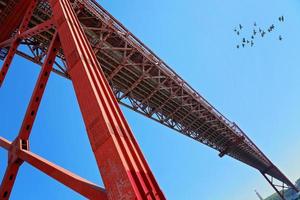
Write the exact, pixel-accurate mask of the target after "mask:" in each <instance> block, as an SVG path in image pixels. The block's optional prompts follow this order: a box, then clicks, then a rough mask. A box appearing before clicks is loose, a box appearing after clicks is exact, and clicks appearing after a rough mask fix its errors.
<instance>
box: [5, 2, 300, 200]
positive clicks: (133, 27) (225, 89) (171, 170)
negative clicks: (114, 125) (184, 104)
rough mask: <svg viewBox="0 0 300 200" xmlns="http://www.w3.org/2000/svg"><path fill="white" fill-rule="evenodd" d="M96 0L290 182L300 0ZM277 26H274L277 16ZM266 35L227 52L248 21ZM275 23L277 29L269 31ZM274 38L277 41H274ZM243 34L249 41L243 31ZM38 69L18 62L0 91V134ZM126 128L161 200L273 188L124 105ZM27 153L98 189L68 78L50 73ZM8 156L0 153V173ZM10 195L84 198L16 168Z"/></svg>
mask: <svg viewBox="0 0 300 200" xmlns="http://www.w3.org/2000/svg"><path fill="white" fill-rule="evenodd" d="M100 3H101V4H102V5H103V6H104V7H105V8H106V9H107V10H108V11H109V12H111V13H112V14H113V15H114V16H115V17H116V18H117V19H119V20H120V21H121V22H122V23H123V24H124V25H125V26H126V27H127V28H128V29H129V30H130V31H131V32H132V33H134V34H135V35H136V36H137V37H138V38H140V39H141V40H142V41H143V42H144V43H145V44H146V45H148V46H149V47H150V48H151V49H152V50H154V52H156V53H157V54H158V55H159V56H160V57H161V58H162V59H163V60H165V61H166V62H167V63H168V64H169V65H170V66H172V68H173V69H174V70H175V71H176V72H178V73H179V74H180V75H181V76H182V77H183V78H184V79H185V80H186V81H187V82H189V83H190V84H191V85H192V86H193V87H194V88H195V89H196V90H197V91H199V92H200V93H201V94H202V95H203V96H204V97H206V98H207V100H209V101H210V102H211V103H212V104H213V105H214V106H215V107H216V108H218V109H219V110H220V111H221V112H222V113H223V114H224V115H225V116H227V117H228V118H229V119H231V120H232V121H235V122H236V123H237V124H239V125H240V127H241V128H242V129H243V130H244V131H245V132H246V133H247V134H248V136H249V137H250V138H252V139H253V140H254V142H255V143H256V144H257V145H258V146H259V147H260V148H261V149H262V150H263V151H264V152H265V153H266V154H267V155H268V156H269V158H270V159H271V160H272V161H274V163H275V164H277V166H278V167H279V168H280V169H281V170H282V171H283V172H284V173H285V174H286V175H287V176H288V177H289V178H290V179H291V180H292V181H293V182H294V181H295V180H296V179H297V178H298V177H300V172H299V167H298V164H299V163H300V157H299V156H296V155H298V154H297V153H298V152H299V151H300V145H299V141H300V134H299V132H300V126H299V123H298V119H299V118H300V107H299V105H298V104H299V102H300V89H299V85H300V79H299V75H300V68H299V65H300V56H299V55H298V54H299V50H300V38H299V37H298V35H299V32H300V28H299V27H300V13H299V9H300V2H299V1H296V0H290V1H283V0H282V1H279V0H275V1H274V0H273V1H271V0H265V1H258V0H253V1H242V2H241V1H238V0H227V1H221V0H211V1H199V0H185V1H179V0H173V1H171V0H164V1H159V0H152V1H138V0H122V1H121V0H115V1H108V0H102V1H100ZM280 15H284V16H285V18H286V21H285V23H284V24H279V23H278V21H277V18H278V16H280ZM254 21H256V23H257V25H258V26H262V27H265V28H266V27H267V26H269V25H270V24H272V23H274V24H275V26H276V27H275V31H274V33H271V34H268V35H267V36H266V37H265V38H263V39H257V40H256V41H255V42H256V43H255V45H254V47H253V48H245V49H236V48H235V46H236V44H237V42H238V38H237V37H236V36H235V35H234V32H233V29H234V27H235V26H237V25H238V24H239V23H241V24H243V25H244V28H245V31H244V33H245V34H246V33H250V32H251V28H252V25H253V22H254ZM277 25H278V26H277ZM279 34H281V35H282V36H283V41H281V42H280V41H278V35H279ZM245 36H248V35H247V34H246V35H245ZM38 72H39V68H38V67H35V66H34V65H33V64H31V63H29V62H27V61H25V60H24V59H21V58H19V57H17V58H16V59H14V61H13V64H12V67H11V69H10V71H9V74H8V76H7V79H6V81H5V83H4V85H3V87H2V88H1V89H0V97H1V98H0V106H1V115H0V121H1V126H0V135H1V136H4V137H6V138H7V139H10V140H13V139H14V137H15V136H16V134H17V133H18V131H19V128H20V125H21V122H22V118H23V116H24V113H25V111H26V106H27V103H28V101H29V98H30V95H31V92H32V90H33V87H34V84H35V81H36V78H37V75H38ZM122 109H123V111H124V113H125V115H126V117H127V119H128V122H129V124H130V125H131V127H132V129H133V132H134V133H135V135H136V138H137V140H138V142H139V144H140V146H141V148H142V150H143V152H144V154H145V156H146V158H147V160H148V162H149V164H150V166H151V169H152V170H153V173H154V174H155V176H156V179H157V181H158V182H159V184H160V186H161V188H162V189H163V191H164V193H165V194H166V196H167V198H168V199H174V200H182V199H185V200H189V199H191V200H192V199H203V200H240V199H243V200H253V199H256V198H257V197H256V196H255V194H254V189H257V190H258V191H259V192H260V193H261V194H262V196H265V197H266V196H267V195H269V194H271V193H272V192H273V191H272V189H271V187H270V186H269V185H268V184H267V182H266V181H265V180H264V179H263V177H262V176H261V175H260V174H259V173H258V172H257V171H255V170H254V169H252V168H250V167H248V166H246V165H244V164H242V163H240V162H238V161H235V160H233V159H231V158H228V157H224V158H222V159H220V158H219V157H218V156H217V154H218V153H217V152H216V151H214V150H212V149H210V148H208V147H206V146H204V145H202V144H199V143H197V142H195V141H193V140H191V139H189V138H187V137H185V136H182V135H180V134H178V133H177V132H174V131H173V130H170V129H168V128H166V127H163V126H161V125H160V124H158V123H156V122H153V121H151V120H149V119H147V118H145V117H143V116H140V115H139V114H136V113H134V112H132V111H131V110H128V109H126V108H122ZM30 147H31V150H32V151H33V152H35V153H37V154H39V155H41V156H43V157H45V158H47V159H48V160H50V161H53V162H55V163H56V164H59V165H61V166H63V167H65V168H67V169H69V170H71V171H73V172H75V173H77V174H79V175H81V176H83V177H85V178H87V179H89V180H91V181H93V182H95V183H98V184H99V185H102V182H101V178H100V175H99V172H98V169H97V166H96V163H95V160H94V158H93V154H92V152H91V148H90V147H89V142H88V138H87V135H86V133H85V127H84V124H83V121H82V118H81V114H80V111H79V107H78V104H77V102H76V97H75V94H74V92H73V89H72V85H71V82H70V81H68V80H65V79H62V78H61V77H59V76H57V75H55V74H52V75H51V76H50V80H49V83H48V85H47V88H46V91H45V95H44V98H43V100H42V103H41V106H40V110H39V113H38V115H37V119H36V122H35V125H34V127H33V130H32V137H31V143H30ZM6 159H7V153H6V152H5V151H4V150H1V151H0V161H1V162H0V163H1V164H0V175H1V176H2V175H3V173H4V169H5V167H6ZM11 199H83V198H82V197H81V196H79V195H77V194H76V193H74V192H73V191H71V190H69V189H67V188H65V187H64V186H63V185H61V184H60V183H58V182H56V181H55V180H52V179H51V178H49V177H47V176H46V175H44V174H42V173H40V172H39V171H37V170H36V169H34V168H32V167H31V166H29V165H27V164H24V165H23V166H22V168H21V170H20V172H19V176H18V177H17V181H16V184H15V187H14V190H13V193H12V196H11Z"/></svg>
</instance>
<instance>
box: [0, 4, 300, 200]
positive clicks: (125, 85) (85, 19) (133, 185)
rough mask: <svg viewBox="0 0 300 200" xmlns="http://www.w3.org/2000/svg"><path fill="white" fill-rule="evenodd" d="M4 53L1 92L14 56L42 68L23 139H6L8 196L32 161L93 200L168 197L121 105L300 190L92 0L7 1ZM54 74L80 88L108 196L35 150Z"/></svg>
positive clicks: (0, 193)
mask: <svg viewBox="0 0 300 200" xmlns="http://www.w3.org/2000/svg"><path fill="white" fill-rule="evenodd" d="M14 13H19V15H17V16H16V15H15V14H14ZM19 46H26V47H28V50H27V51H25V50H24V51H21V50H19V49H18V47H19ZM0 48H1V49H0V59H4V63H3V67H2V69H1V73H0V85H1V84H3V81H4V79H5V76H6V74H7V72H8V70H9V66H10V64H11V61H12V59H13V57H14V55H15V54H17V55H20V56H22V57H24V58H26V59H28V60H30V61H32V62H33V63H36V64H38V65H40V66H41V72H40V75H39V78H38V81H37V83H36V86H35V89H34V91H33V94H32V98H31V100H30V103H29V105H28V109H27V112H26V114H25V117H24V120H23V124H22V126H21V128H20V131H19V134H18V136H17V137H16V139H15V140H14V141H13V142H9V141H7V140H6V139H4V138H0V146H2V147H3V148H5V149H7V150H8V152H9V153H8V155H9V159H8V166H7V170H6V173H5V175H4V178H3V180H2V184H1V188H0V198H1V199H8V198H9V196H10V193H11V189H12V187H13V184H14V181H15V178H16V175H17V172H18V169H19V167H20V166H21V165H22V163H23V162H24V161H26V162H28V163H29V164H31V165H32V166H34V167H36V168H37V169H39V170H41V171H42V172H44V173H46V174H48V175H49V176H51V177H53V178H54V179H56V180H58V181H59V182H61V183H63V184H64V185H66V186H68V187H70V188H71V189H73V190H74V191H76V192H78V193H80V194H82V195H83V196H84V197H86V198H88V199H110V200H112V199H165V197H164V195H163V193H162V191H161V190H160V188H159V186H158V184H157V182H156V180H155V178H154V176H153V174H152V172H151V170H150V168H149V166H148V164H147V162H146V160H145V159H144V157H143V154H142V152H141V150H140V149H139V147H138V144H137V142H136V141H135V138H134V136H133V133H132V132H131V130H130V128H129V126H128V124H127V122H126V120H125V118H124V116H123V114H122V112H121V110H120V108H119V105H118V103H120V104H122V105H124V106H127V107H128V108H130V109H132V110H133V111H135V112H138V113H140V114H143V115H144V116H146V117H148V118H151V119H153V120H155V121H157V122H159V123H161V124H163V125H165V126H167V127H169V128H172V129H174V130H176V131H178V132H180V133H182V134H184V135H186V136H188V137H190V138H192V139H194V140H197V141H199V142H201V143H203V144H205V145H208V146H209V147H211V148H214V149H216V150H217V151H219V152H220V153H219V156H220V157H223V156H224V155H228V156H231V157H233V158H235V159H237V160H239V161H241V162H243V163H245V164H247V165H249V166H252V167H254V168H255V169H257V170H259V171H260V172H261V173H262V174H263V176H264V177H265V178H266V179H267V181H268V182H269V183H270V184H271V186H272V187H273V188H274V189H275V191H276V192H277V193H278V194H279V195H280V196H281V198H282V199H284V196H283V195H282V194H281V192H280V191H279V190H278V189H277V185H276V184H274V183H273V181H271V180H273V178H274V179H277V180H278V181H281V182H282V183H283V186H286V187H291V188H293V189H294V190H295V191H298V189H297V188H296V187H295V186H294V184H293V183H292V182H291V181H290V180H289V179H288V178H287V177H286V176H285V175H284V174H283V173H282V172H281V171H280V170H279V169H278V168H277V167H276V166H275V165H274V164H273V163H272V162H271V161H270V160H269V159H268V158H267V157H266V156H265V155H264V154H263V153H262V152H261V151H260V150H259V148H258V147H257V146H256V145H255V144H254V143H253V142H252V141H251V140H250V139H249V138H248V137H247V135H246V134H245V133H244V132H243V131H242V130H241V129H240V128H239V127H238V126H237V125H236V124H235V123H233V122H231V121H229V120H228V119H227V118H226V117H224V116H223V115H222V114H221V113H220V112H218V111H217V110H216V109H215V108H214V107H213V106H212V105H211V104H209V103H208V102H207V101H206V100H205V99H204V98H203V97H202V96H201V95H199V94H198V93H197V92H196V91H195V90H194V89H192V88H191V87H190V86H189V85H188V84H187V83H186V82H185V81H184V80H183V79H182V78H180V76H178V75H177V74H176V73H175V72H174V71H173V70H172V69H171V68H170V67H169V66H168V65H167V64H166V63H164V62H163V61H162V60H161V59H160V58H159V57H158V56H156V55H155V54H154V53H153V52H152V51H151V50H150V49H148V48H147V47H146V46H145V45H144V44H143V43H142V42H141V41H139V40H138V39H137V38H136V37H135V36H134V35H133V34H131V33H130V32H129V31H128V30H127V29H126V28H125V27H124V26H123V25H122V24H121V23H120V22H118V21H117V20H116V19H115V18H114V17H113V16H111V15H110V14H109V13H108V12H107V11H106V10H105V9H103V8H102V7H101V6H100V5H99V4H97V3H96V2H95V1H94V0H72V1H70V0H49V1H46V0H41V1H37V0H6V1H4V0H0ZM22 49H24V48H22ZM51 71H52V72H55V73H57V74H58V75H60V76H62V77H65V78H68V79H70V80H71V81H72V83H73V85H74V90H75V92H76V96H77V99H78V102H79V105H80V109H81V112H82V115H83V118H84V122H85V126H86V128H87V133H88V136H89V140H90V143H91V146H92V149H93V152H94V155H95V158H96V161H97V164H98V167H99V170H100V171H101V176H102V179H103V182H104V185H105V189H104V188H100V187H99V186H97V185H95V184H93V183H91V182H89V181H87V180H84V179H83V178H80V177H78V176H76V175H74V174H73V173H71V172H69V171H66V170H64V169H63V168H61V167H59V166H57V165H55V164H53V163H51V162H49V161H47V160H45V159H43V158H41V157H39V156H38V155H36V154H34V153H32V152H30V151H29V136H30V131H31V128H32V126H33V123H34V120H35V116H36V113H37V111H38V107H39V103H40V101H41V98H42V96H43V92H44V89H45V87H46V84H47V81H48V77H49V75H50V72H51ZM53 172H55V173H53ZM269 177H271V179H270V178H269Z"/></svg>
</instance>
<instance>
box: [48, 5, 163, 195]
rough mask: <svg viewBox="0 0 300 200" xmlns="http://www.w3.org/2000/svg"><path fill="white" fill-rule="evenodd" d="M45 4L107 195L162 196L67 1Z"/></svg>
mask: <svg viewBox="0 0 300 200" xmlns="http://www.w3.org/2000/svg"><path fill="white" fill-rule="evenodd" d="M50 4H51V7H52V11H53V17H54V20H55V21H56V23H57V24H56V26H57V31H58V33H59V36H60V41H61V44H62V48H63V51H64V55H65V58H66V61H67V65H68V72H69V74H70V76H71V80H72V82H73V85H74V89H75V92H76V96H77V99H78V102H79V105H80V109H81V112H82V115H83V119H84V122H85V126H86V128H87V133H88V136H89V140H90V143H91V146H92V150H93V152H94V155H95V158H96V161H97V164H98V167H99V169H100V171H101V174H102V178H103V182H104V185H105V188H106V190H107V194H108V199H110V200H113V199H139V200H142V199H143V200H144V199H149V200H150V199H165V197H164V195H163V193H162V192H161V190H160V188H159V186H158V184H157V182H156V180H155V178H154V176H153V174H152V172H151V170H150V168H149V166H148V164H147V162H146V160H145V158H144V156H143V154H142V152H141V150H140V149H139V147H138V144H137V142H136V140H135V138H134V136H133V133H132V132H131V130H130V128H129V126H128V124H127V122H126V120H125V118H124V116H123V114H122V112H121V110H120V107H119V105H118V102H117V100H116V98H115V96H114V94H113V92H112V90H111V88H110V86H109V84H108V82H107V80H106V79H105V76H104V73H103V71H102V70H101V68H100V64H99V63H98V61H97V59H96V56H95V54H94V53H93V51H92V48H91V46H90V44H89V42H88V40H87V38H86V36H85V34H84V32H83V30H82V27H81V25H80V23H79V21H78V19H77V16H76V15H75V13H74V11H73V9H72V6H71V4H70V2H69V1H68V0H52V1H50Z"/></svg>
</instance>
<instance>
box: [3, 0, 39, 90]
mask: <svg viewBox="0 0 300 200" xmlns="http://www.w3.org/2000/svg"><path fill="white" fill-rule="evenodd" d="M24 6H26V4H25V5H24ZM35 6H36V0H31V3H30V4H29V6H28V8H27V10H26V13H25V15H24V16H23V20H22V22H21V25H20V27H19V30H18V33H17V34H16V35H15V38H14V39H13V40H12V44H11V47H10V49H9V51H8V54H7V56H6V58H5V60H4V63H3V66H2V68H1V72H0V87H1V85H2V84H3V81H4V79H5V76H6V74H7V72H8V69H9V66H10V64H11V62H12V60H13V57H14V55H15V54H16V51H17V48H18V46H19V44H20V42H21V39H20V38H19V35H20V34H21V33H22V32H24V31H25V30H26V29H27V27H28V24H29V21H30V19H31V16H32V13H33V11H34V8H35ZM16 18H18V17H16Z"/></svg>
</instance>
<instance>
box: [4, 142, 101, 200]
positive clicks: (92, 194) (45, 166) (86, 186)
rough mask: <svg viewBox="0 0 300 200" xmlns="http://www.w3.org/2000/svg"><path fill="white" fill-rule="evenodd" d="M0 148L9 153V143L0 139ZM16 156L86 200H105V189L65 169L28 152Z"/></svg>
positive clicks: (22, 151) (24, 151) (20, 151)
mask: <svg viewBox="0 0 300 200" xmlns="http://www.w3.org/2000/svg"><path fill="white" fill-rule="evenodd" d="M0 146H1V147H3V148H4V149H6V150H8V151H9V149H10V146H11V142H9V141H8V140H6V139H4V138H2V137H0ZM17 156H18V157H19V158H20V159H21V160H23V161H26V162H27V163H29V164H30V165H32V166H33V167H35V168H37V169H39V170H40V171H42V172H44V173H45V174H47V175H48V176H50V177H52V178H54V179H55V180H57V181H59V182H60V183H62V184H64V185H66V186H67V187H69V188H71V189H73V190H74V191H76V192H78V193H79V194H81V195H83V196H84V197H86V198H88V199H97V200H106V199H107V194H106V191H105V189H103V188H101V187H99V186H97V185H95V184H94V183H92V182H89V181H87V180H85V179H83V178H81V177H80V176H77V175H76V174H73V173H72V172H70V171H68V170H66V169H63V168H62V167H60V166H57V165H55V164H53V163H51V162H49V161H47V160H46V159H44V158H42V157H40V156H38V155H36V154H34V153H32V152H30V151H27V150H22V149H20V150H18V151H17Z"/></svg>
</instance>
